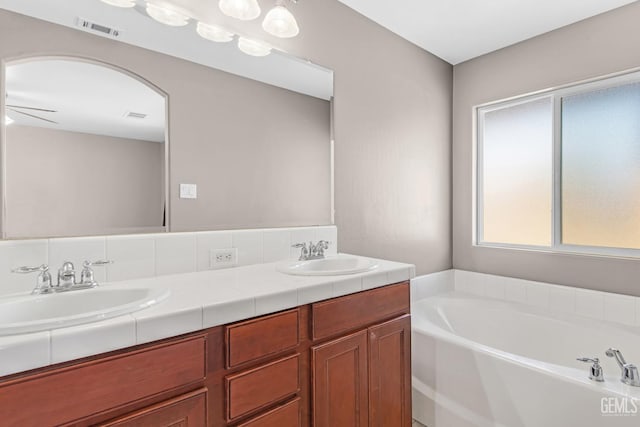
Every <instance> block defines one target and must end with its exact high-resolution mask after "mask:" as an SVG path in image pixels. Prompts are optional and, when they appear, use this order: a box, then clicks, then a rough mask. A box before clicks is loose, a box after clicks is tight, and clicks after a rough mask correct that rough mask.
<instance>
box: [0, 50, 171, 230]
mask: <svg viewBox="0 0 640 427" xmlns="http://www.w3.org/2000/svg"><path fill="white" fill-rule="evenodd" d="M5 91H6V97H5V122H6V124H7V126H6V129H5V143H4V147H5V151H4V152H5V164H4V182H5V183H6V184H5V195H4V197H5V218H4V229H5V237H8V238H23V237H42V236H47V237H51V236H75V235H92V234H119V233H136V232H157V231H163V230H164V228H165V225H166V214H167V209H166V201H167V197H166V188H167V187H166V185H165V162H166V158H167V157H166V153H167V152H168V151H167V145H168V143H167V126H166V115H167V113H166V97H165V96H164V95H163V94H161V93H159V92H158V91H157V90H156V89H155V88H153V87H151V86H150V85H148V84H146V83H145V82H143V81H142V80H140V79H138V78H135V77H133V76H131V75H129V74H126V73H124V72H123V71H121V70H117V69H114V68H112V67H108V66H105V65H103V64H99V63H95V62H88V61H80V60H77V59H71V58H34V59H29V60H23V61H17V62H10V63H8V64H7V65H6V68H5Z"/></svg>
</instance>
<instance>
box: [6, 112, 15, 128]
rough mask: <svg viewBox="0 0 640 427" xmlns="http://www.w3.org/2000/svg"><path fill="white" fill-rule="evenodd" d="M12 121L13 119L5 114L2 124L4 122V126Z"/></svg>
mask: <svg viewBox="0 0 640 427" xmlns="http://www.w3.org/2000/svg"><path fill="white" fill-rule="evenodd" d="M13 122H14V120H13V119H12V118H11V117H9V116H7V115H5V116H4V124H5V126H9V125H10V124H11V123H13Z"/></svg>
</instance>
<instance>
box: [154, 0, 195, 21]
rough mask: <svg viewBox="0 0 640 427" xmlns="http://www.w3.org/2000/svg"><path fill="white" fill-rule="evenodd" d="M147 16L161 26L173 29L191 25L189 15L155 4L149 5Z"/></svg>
mask: <svg viewBox="0 0 640 427" xmlns="http://www.w3.org/2000/svg"><path fill="white" fill-rule="evenodd" d="M147 14H148V15H149V16H150V17H152V18H153V19H155V20H156V21H158V22H160V23H161V24H165V25H169V26H171V27H182V26H184V25H187V23H189V17H188V16H187V15H185V14H183V13H180V12H178V11H176V10H173V9H169V8H166V7H162V6H158V5H155V4H153V3H147Z"/></svg>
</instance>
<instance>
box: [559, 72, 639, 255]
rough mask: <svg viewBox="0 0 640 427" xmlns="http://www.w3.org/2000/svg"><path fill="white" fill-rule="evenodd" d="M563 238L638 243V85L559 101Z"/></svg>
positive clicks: (623, 245) (610, 243)
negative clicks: (560, 111)
mask: <svg viewBox="0 0 640 427" xmlns="http://www.w3.org/2000/svg"><path fill="white" fill-rule="evenodd" d="M562 213H563V217H562V242H563V243H565V244H574V245H589V246H605V247H606V246H608V247H618V248H635V249H639V248H640V84H638V83H634V84H629V85H625V86H619V87H616V88H610V89H602V90H597V91H593V92H589V93H584V94H580V95H575V96H570V97H566V98H564V99H563V100H562Z"/></svg>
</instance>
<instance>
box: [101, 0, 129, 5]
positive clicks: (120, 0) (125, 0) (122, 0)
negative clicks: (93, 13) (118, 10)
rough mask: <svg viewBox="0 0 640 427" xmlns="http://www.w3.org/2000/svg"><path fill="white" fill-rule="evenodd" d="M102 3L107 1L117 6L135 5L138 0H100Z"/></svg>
mask: <svg viewBox="0 0 640 427" xmlns="http://www.w3.org/2000/svg"><path fill="white" fill-rule="evenodd" d="M100 1H101V2H102V3H106V4H108V5H110V6H115V7H134V6H135V5H136V0H100Z"/></svg>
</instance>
